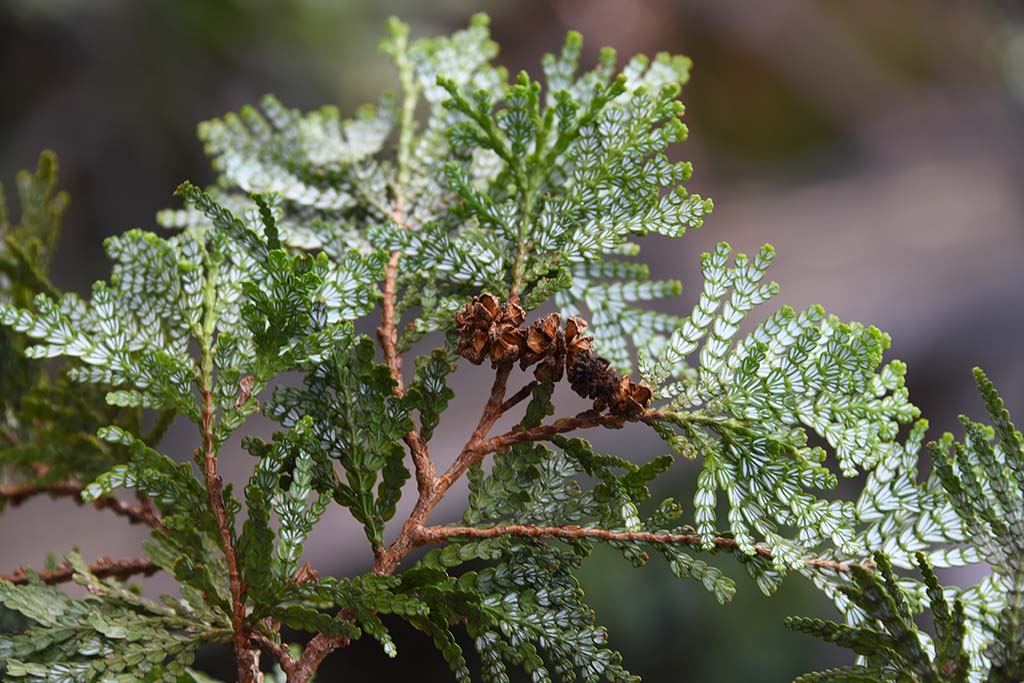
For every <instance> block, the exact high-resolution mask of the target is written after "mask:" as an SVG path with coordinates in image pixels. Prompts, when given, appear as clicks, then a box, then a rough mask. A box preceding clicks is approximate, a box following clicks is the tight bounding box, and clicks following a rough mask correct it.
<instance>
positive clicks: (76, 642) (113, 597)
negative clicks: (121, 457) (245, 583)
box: [0, 553, 231, 683]
mask: <svg viewBox="0 0 1024 683" xmlns="http://www.w3.org/2000/svg"><path fill="white" fill-rule="evenodd" d="M67 559H68V562H69V564H70V565H71V566H72V567H73V568H74V570H75V572H76V576H75V579H76V581H78V583H80V584H81V585H82V586H84V587H86V588H87V589H88V596H87V597H84V598H81V599H73V598H69V597H67V596H66V595H64V593H62V592H61V591H60V590H58V589H57V588H54V587H51V586H47V585H45V584H43V583H42V582H41V581H39V579H38V578H37V577H34V576H32V577H30V582H29V583H28V584H27V585H23V586H14V585H11V584H9V583H6V582H2V581H0V603H2V604H3V605H4V606H6V607H7V608H9V609H12V610H15V611H17V612H19V613H20V614H22V615H24V616H25V617H26V618H27V619H28V620H29V621H30V623H31V625H30V626H28V628H26V629H25V630H24V631H22V632H20V633H18V634H16V635H0V674H2V676H3V679H4V680H5V681H24V682H25V683H92V682H96V683H101V682H102V683H108V682H109V683H115V682H116V683H129V682H130V681H165V682H166V683H178V682H179V681H181V680H182V678H181V677H182V676H185V675H187V669H186V667H188V665H189V664H191V663H192V660H193V658H194V657H195V653H196V650H197V649H198V648H199V647H200V646H201V645H204V644H206V643H209V642H218V641H224V640H227V639H228V638H229V637H230V635H231V627H230V624H229V623H228V621H227V619H226V617H225V616H224V615H223V614H222V613H218V612H217V611H215V610H209V609H207V608H205V607H204V605H203V604H202V603H196V602H193V601H185V600H181V599H176V598H173V597H171V596H163V598H162V600H161V602H160V603H156V602H153V601H151V600H147V599H145V598H142V597H140V596H139V595H138V594H137V593H135V592H134V591H131V590H129V589H127V588H125V587H124V586H123V585H121V583H120V582H118V581H111V580H101V579H98V578H97V577H96V576H95V575H94V574H92V572H90V571H89V568H88V567H87V566H86V564H85V563H84V562H83V561H82V558H81V557H80V556H79V555H78V553H71V554H69V555H68V557H67Z"/></svg>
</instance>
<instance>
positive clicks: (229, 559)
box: [199, 257, 262, 683]
mask: <svg viewBox="0 0 1024 683" xmlns="http://www.w3.org/2000/svg"><path fill="white" fill-rule="evenodd" d="M217 276H218V265H217V264H216V262H214V260H213V259H211V258H209V257H208V258H207V272H206V284H205V288H204V292H203V308H204V316H203V329H202V336H201V337H200V340H199V341H200V355H201V363H202V367H201V372H200V381H201V386H200V393H201V396H202V424H201V425H200V429H201V432H202V440H203V446H202V448H203V451H202V457H203V474H204V477H205V480H206V492H207V495H208V497H209V502H210V509H211V510H212V511H213V515H214V518H215V519H216V520H217V527H218V529H219V531H220V539H221V550H222V551H223V552H224V560H225V562H226V563H227V567H228V583H229V589H230V591H231V612H232V614H231V629H232V632H233V634H234V635H233V638H232V640H233V643H234V653H235V662H236V664H237V665H238V683H256V682H258V681H260V680H262V676H261V675H260V672H259V659H258V651H256V652H255V653H254V651H253V650H252V649H251V644H250V641H249V636H250V627H249V623H248V621H247V619H246V607H245V586H244V584H243V582H242V574H241V572H240V571H239V568H238V556H237V554H236V553H235V548H234V544H233V542H232V529H231V526H230V521H229V519H228V514H227V510H226V509H225V506H224V480H223V479H222V478H221V476H220V474H219V473H218V472H217V446H216V442H215V438H214V410H215V409H214V405H213V393H212V385H213V335H214V330H215V328H216V320H217V317H216V308H217V290H216V284H217Z"/></svg>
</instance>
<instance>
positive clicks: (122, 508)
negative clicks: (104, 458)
mask: <svg viewBox="0 0 1024 683" xmlns="http://www.w3.org/2000/svg"><path fill="white" fill-rule="evenodd" d="M84 490H85V487H84V486H82V485H81V484H79V483H78V482H76V481H73V480H65V481H58V482H53V483H51V484H45V485H36V484H4V485H0V498H3V499H5V500H6V501H7V502H8V503H10V504H11V505H13V506H18V505H21V504H22V503H24V502H25V501H26V500H28V499H29V498H33V497H35V496H40V495H46V496H49V497H51V498H71V499H72V500H74V501H75V502H76V503H78V504H79V505H84V504H85V501H84V500H82V492H83V491H84ZM92 505H93V507H95V508H96V509H97V510H110V511H111V512H113V513H114V514H115V515H118V516H120V517H124V518H125V519H127V520H128V521H129V522H131V523H132V524H145V525H147V526H150V527H153V528H154V529H162V528H163V526H164V525H163V522H162V521H161V520H160V515H159V513H158V512H157V510H156V507H155V506H154V505H153V502H152V501H151V500H150V499H149V498H146V497H143V498H142V499H141V500H140V502H139V503H138V504H133V503H127V502H125V501H123V500H120V499H118V498H115V497H113V496H101V497H99V498H97V499H96V500H95V501H93V503H92Z"/></svg>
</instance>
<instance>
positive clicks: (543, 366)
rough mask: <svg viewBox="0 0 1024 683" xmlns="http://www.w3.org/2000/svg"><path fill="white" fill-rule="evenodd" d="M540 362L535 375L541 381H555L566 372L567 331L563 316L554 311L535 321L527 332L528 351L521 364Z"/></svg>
mask: <svg viewBox="0 0 1024 683" xmlns="http://www.w3.org/2000/svg"><path fill="white" fill-rule="evenodd" d="M534 363H539V365H537V367H536V368H535V369H534V371H533V376H534V377H536V378H537V379H538V380H539V381H541V382H551V383H555V382H558V381H560V380H561V379H562V375H563V374H564V372H565V333H564V332H562V316H560V315H558V314H557V313H552V314H551V315H548V316H546V317H544V318H541V319H539V320H536V321H534V323H533V324H532V325H530V329H529V330H528V331H527V333H526V352H525V353H524V354H523V357H522V360H520V365H521V366H522V368H523V369H524V370H525V369H526V368H527V367H529V366H531V365H533V364H534Z"/></svg>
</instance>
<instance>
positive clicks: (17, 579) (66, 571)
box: [0, 557, 160, 585]
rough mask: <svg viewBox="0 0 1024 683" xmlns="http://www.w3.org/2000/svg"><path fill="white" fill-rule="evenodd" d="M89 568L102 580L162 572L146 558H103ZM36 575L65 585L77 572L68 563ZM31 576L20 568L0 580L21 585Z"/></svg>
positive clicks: (40, 578)
mask: <svg viewBox="0 0 1024 683" xmlns="http://www.w3.org/2000/svg"><path fill="white" fill-rule="evenodd" d="M87 566H88V567H89V571H90V572H92V573H93V574H95V575H96V576H97V577H99V578H101V579H107V578H115V579H122V580H123V579H127V578H130V577H132V576H139V575H141V576H152V575H153V574H155V573H156V572H158V571H160V567H158V566H157V565H156V564H154V563H153V562H152V561H151V560H149V559H147V558H145V557H135V558H128V559H123V560H112V559H110V558H109V557H103V558H100V559H99V560H97V561H96V562H93V563H92V564H90V565H87ZM36 575H37V576H38V577H39V580H40V581H42V582H43V583H50V584H54V583H64V582H67V581H70V580H71V579H72V578H73V577H74V575H75V570H74V569H72V568H71V565H70V564H68V563H67V562H61V563H60V564H59V565H57V567H56V568H55V569H50V570H47V571H42V572H38V573H37V574H36ZM29 576H30V574H29V570H28V569H26V568H25V567H19V568H18V569H16V570H15V571H14V573H13V574H2V575H0V579H2V580H4V581H9V582H11V583H13V584H16V585H20V584H26V583H28V582H29Z"/></svg>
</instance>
